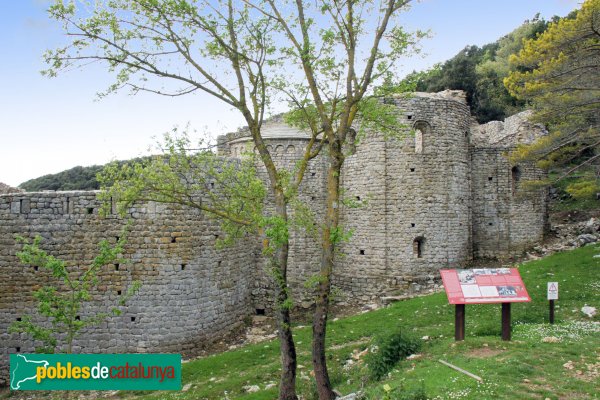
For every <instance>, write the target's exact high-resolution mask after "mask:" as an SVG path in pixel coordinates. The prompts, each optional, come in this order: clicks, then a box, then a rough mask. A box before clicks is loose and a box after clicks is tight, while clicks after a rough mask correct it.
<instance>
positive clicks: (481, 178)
mask: <svg viewBox="0 0 600 400" xmlns="http://www.w3.org/2000/svg"><path fill="white" fill-rule="evenodd" d="M386 102H387V103H390V104H391V103H394V104H396V105H397V106H398V113H399V119H400V122H401V123H402V124H403V125H405V126H406V127H407V128H402V131H403V132H405V134H403V135H398V137H394V138H387V139H385V138H384V137H382V135H379V134H377V133H374V134H370V135H367V136H366V137H364V138H362V139H361V140H360V142H359V144H358V145H357V146H356V148H355V149H353V150H352V155H349V156H348V158H347V159H346V163H345V165H344V170H343V174H342V183H343V188H344V193H345V196H346V197H348V198H351V199H354V200H355V201H356V202H359V203H362V204H363V206H362V207H360V208H345V207H343V206H342V209H341V216H342V223H343V224H344V226H345V227H346V229H352V230H353V235H352V237H351V238H350V240H349V241H348V242H346V243H344V244H343V245H342V248H341V252H340V256H339V257H338V258H337V265H336V269H335V272H334V274H335V276H334V284H335V286H336V287H337V288H339V289H340V292H341V296H340V299H341V301H345V302H349V303H364V302H366V301H374V300H375V301H377V300H378V299H379V298H380V297H381V296H388V295H398V294H402V293H405V292H406V291H409V290H415V289H418V288H419V287H421V286H424V285H428V284H431V283H432V282H433V281H434V280H435V279H437V278H438V275H439V274H438V273H437V271H438V270H439V269H442V268H453V267H464V266H468V265H469V264H470V263H471V262H472V260H473V259H479V258H503V257H506V256H509V255H514V254H518V253H520V252H522V251H523V250H524V249H526V248H528V247H530V246H531V245H532V244H534V243H536V242H538V241H540V240H541V239H542V237H543V233H544V227H545V223H546V215H547V210H546V193H545V191H544V190H531V189H528V188H526V187H525V186H524V185H522V182H524V181H527V180H530V179H535V178H539V177H541V176H542V174H543V172H542V171H540V170H538V169H537V168H535V167H534V166H532V165H516V166H512V165H510V164H509V162H508V160H507V159H506V157H505V153H506V151H507V150H510V149H511V148H513V147H514V146H515V145H517V144H518V143H529V142H531V141H532V140H534V139H535V138H536V137H538V136H539V135H542V134H544V131H543V129H542V128H540V127H539V126H534V125H532V124H530V123H529V122H527V120H526V114H523V113H522V114H518V115H515V116H513V117H510V118H508V119H507V120H506V121H504V122H491V123H488V124H485V125H481V126H479V125H477V124H476V123H474V122H473V119H472V117H471V116H470V113H469V107H468V105H467V104H466V101H465V99H464V94H463V93H462V92H452V91H448V92H441V93H437V94H430V93H417V94H415V95H414V96H411V97H409V98H393V99H387V100H386ZM411 131H414V134H411ZM263 134H264V137H265V140H266V142H267V144H268V146H269V148H270V149H271V150H272V154H274V157H275V159H276V162H277V163H278V164H279V165H284V166H286V165H287V166H290V167H291V166H293V165H294V162H295V160H297V159H298V158H299V157H300V154H301V151H302V149H303V148H304V146H305V145H306V143H307V140H308V135H307V134H306V133H304V132H300V131H298V130H297V129H294V128H291V127H288V126H286V125H285V124H284V123H283V122H281V120H278V119H273V120H271V121H269V122H267V123H266V124H265V126H264V129H263ZM249 147H251V144H250V138H248V137H247V136H245V134H244V131H243V130H240V131H239V132H236V133H232V134H228V135H225V136H223V137H220V138H219V152H220V153H221V154H222V155H224V156H229V157H241V154H242V153H243V152H244V151H246V150H247V149H248V148H249ZM325 162H326V159H325V158H324V157H318V158H316V159H314V160H313V161H312V162H311V164H310V165H309V169H308V173H307V174H306V177H305V181H304V183H303V186H302V190H301V193H300V198H301V199H303V200H305V201H306V202H308V203H310V204H313V205H315V209H317V210H318V209H319V207H318V206H319V204H324V199H325V170H326V165H325ZM99 206H100V204H99V202H98V200H97V199H96V193H95V192H41V193H13V194H3V195H0V271H1V279H0V343H1V344H2V345H1V347H0V357H1V358H0V383H1V382H2V379H5V378H6V376H7V366H8V354H10V353H15V352H31V351H33V350H34V348H35V345H36V344H35V343H33V342H32V341H31V340H29V339H27V338H26V337H25V336H21V335H18V334H9V333H8V332H7V329H8V326H9V325H10V324H11V323H12V322H13V321H15V320H17V319H19V318H22V316H23V315H25V314H30V313H32V312H33V310H34V309H35V302H34V299H33V297H32V292H33V291H34V290H36V289H37V288H39V287H40V285H41V284H43V282H44V281H45V280H47V279H48V274H47V273H46V272H45V271H42V270H41V269H39V268H37V266H33V265H31V266H24V265H21V264H20V263H19V261H18V259H17V257H16V255H15V254H16V252H17V251H18V249H19V246H18V245H17V244H16V242H15V239H14V236H15V235H16V234H18V235H22V236H28V237H32V236H34V235H35V234H40V235H41V236H42V237H43V242H42V247H43V248H44V249H46V250H47V251H48V252H50V253H51V254H53V255H55V256H57V257H60V258H61V259H64V260H66V261H67V262H68V264H69V265H74V266H76V265H89V263H90V261H91V260H92V258H93V257H94V256H95V255H96V252H97V244H98V242H99V241H100V240H101V239H109V241H115V240H117V237H118V236H119V234H120V232H121V228H122V227H123V225H124V224H125V221H124V220H123V219H121V218H119V217H117V216H116V215H110V216H108V217H107V218H100V217H99V216H98V208H99ZM129 214H130V216H131V217H132V218H133V219H134V223H133V224H132V225H131V228H130V233H129V236H128V243H127V249H126V253H127V254H126V255H125V256H126V258H127V259H128V260H129V262H128V263H126V264H123V265H119V264H114V265H110V266H108V267H107V268H105V269H104V270H103V271H102V275H103V277H104V278H106V281H107V282H108V283H107V284H103V285H102V286H101V291H102V296H99V297H98V301H96V303H95V304H93V305H91V306H90V307H89V309H86V310H83V311H82V318H85V316H86V315H91V314H92V313H93V311H94V309H96V308H101V307H102V306H103V303H105V304H104V305H106V304H111V305H112V304H114V302H115V301H116V299H117V298H118V297H119V296H120V295H121V293H122V292H123V290H126V287H127V285H128V284H129V283H130V282H132V281H133V280H136V279H139V280H141V281H142V288H141V289H140V291H139V293H138V294H137V295H136V296H134V297H133V298H132V299H131V300H130V301H129V304H130V305H129V306H128V307H127V309H126V311H125V312H124V313H123V314H122V315H121V316H118V317H114V318H111V319H109V320H107V321H106V322H104V323H103V324H101V325H100V326H97V327H95V328H91V329H90V330H89V331H88V332H87V333H86V334H85V335H84V336H83V337H82V338H80V339H78V340H77V343H76V345H77V346H76V349H75V351H77V352H115V353H116V352H151V351H152V352H157V351H162V352H181V353H184V354H192V353H194V352H195V351H197V349H198V348H199V347H201V346H203V345H205V344H206V343H208V342H210V341H212V340H214V339H215V338H218V337H222V336H223V335H225V334H226V333H228V332H231V331H232V330H233V329H235V328H236V327H238V326H240V325H242V324H243V321H244V319H245V318H246V317H248V316H249V315H252V314H254V313H256V312H259V313H262V312H263V311H264V310H267V311H266V312H268V309H269V308H270V301H269V296H268V294H269V288H270V285H269V278H268V277H267V274H266V273H265V271H264V265H263V264H264V260H263V258H262V256H261V252H260V247H259V246H260V241H259V240H257V239H256V238H252V237H247V238H245V239H243V240H241V241H239V242H238V243H236V244H235V245H234V246H233V247H230V248H226V249H216V248H215V246H214V244H215V241H216V240H217V239H218V237H219V235H221V234H222V233H221V232H220V230H219V224H218V222H216V221H214V220H213V219H210V218H207V217H206V216H205V215H203V214H201V213H200V212H199V211H197V210H190V209H188V208H184V207H180V206H174V205H164V204H156V203H152V202H151V203H144V204H139V205H137V206H136V207H134V208H132V209H130V210H129ZM319 254H320V251H319V248H318V247H317V246H316V243H315V240H314V239H312V238H311V237H310V236H309V235H307V234H305V233H303V232H293V233H292V245H291V252H290V276H289V279H290V284H291V287H292V292H293V294H294V297H295V300H296V304H297V305H298V306H308V304H309V295H308V294H307V293H305V292H304V291H303V289H302V287H303V283H304V282H305V281H306V280H307V279H308V278H309V277H310V276H312V275H313V274H314V273H316V272H317V271H318V266H319ZM4 382H6V381H4Z"/></svg>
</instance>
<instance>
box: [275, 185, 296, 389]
mask: <svg viewBox="0 0 600 400" xmlns="http://www.w3.org/2000/svg"><path fill="white" fill-rule="evenodd" d="M275 208H276V213H277V215H278V216H279V217H281V218H283V220H284V221H285V222H286V224H287V221H288V216H287V202H286V201H285V197H284V195H283V193H281V192H280V191H277V190H276V192H275ZM288 255H289V237H288V239H287V240H286V241H285V242H284V243H281V244H280V248H279V249H277V253H276V255H275V258H274V259H273V263H274V265H273V268H274V275H275V290H276V303H275V307H276V308H277V309H276V310H275V315H276V318H277V330H278V335H279V343H280V344H279V349H280V353H281V381H280V383H279V400H297V399H298V396H297V395H296V366H297V361H296V346H295V345H294V337H293V336H292V321H291V317H290V301H289V290H288V286H287V266H288Z"/></svg>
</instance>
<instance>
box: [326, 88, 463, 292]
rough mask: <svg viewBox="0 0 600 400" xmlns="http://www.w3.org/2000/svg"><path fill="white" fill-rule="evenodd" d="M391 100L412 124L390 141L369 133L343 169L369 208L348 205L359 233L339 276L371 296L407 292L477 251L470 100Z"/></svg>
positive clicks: (350, 189)
mask: <svg viewBox="0 0 600 400" xmlns="http://www.w3.org/2000/svg"><path fill="white" fill-rule="evenodd" d="M391 101H394V103H395V104H396V105H397V106H398V109H399V113H400V114H399V116H398V119H399V122H400V124H403V125H404V129H402V130H400V131H399V133H398V137H396V138H388V139H387V140H386V139H384V138H383V137H381V135H377V134H374V135H368V136H367V138H366V139H365V140H364V141H363V142H361V143H360V145H359V146H358V147H357V150H356V154H354V155H353V156H351V157H349V158H348V159H347V161H346V165H345V169H344V174H343V185H344V188H345V190H346V192H347V193H348V195H349V196H350V195H354V196H356V200H358V199H360V200H361V201H363V200H366V206H364V207H362V208H358V209H350V208H345V209H343V218H344V223H345V224H346V225H347V226H348V228H349V229H352V230H353V231H354V234H353V236H352V238H351V239H350V241H349V243H347V244H346V245H344V246H343V253H344V255H343V257H342V258H341V259H340V261H339V263H338V266H337V271H336V282H337V284H338V285H339V286H341V287H342V288H344V289H345V290H346V291H348V290H350V291H351V292H352V293H353V295H354V296H355V297H356V296H358V297H359V298H362V299H363V300H365V301H366V300H367V299H369V298H373V297H376V296H381V295H383V294H385V293H389V294H393V293H396V292H401V291H406V290H407V289H408V288H409V286H410V284H411V283H413V282H415V283H417V282H418V283H422V282H424V281H427V280H431V279H433V277H434V276H436V275H437V271H438V270H439V269H441V268H447V267H454V266H457V265H464V263H465V262H468V261H470V260H471V257H472V253H471V248H470V243H471V230H470V225H471V224H470V222H471V221H470V191H471V190H470V153H469V135H468V133H469V126H468V124H469V109H468V107H467V105H466V104H465V103H464V102H463V101H461V100H460V98H459V99H454V98H451V99H448V98H435V97H430V96H422V97H421V96H419V95H416V96H414V97H411V98H408V99H401V98H398V99H388V100H387V102H388V103H389V102H391Z"/></svg>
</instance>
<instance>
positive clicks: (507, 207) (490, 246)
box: [472, 147, 547, 258]
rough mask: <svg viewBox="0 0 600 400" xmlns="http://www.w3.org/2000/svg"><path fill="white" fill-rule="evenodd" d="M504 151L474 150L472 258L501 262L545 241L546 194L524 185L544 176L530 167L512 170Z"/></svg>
mask: <svg viewBox="0 0 600 400" xmlns="http://www.w3.org/2000/svg"><path fill="white" fill-rule="evenodd" d="M506 151H507V149H506V148H495V147H485V148H474V149H473V152H472V160H473V250H474V251H473V254H474V256H475V257H476V258H502V257H506V256H511V255H517V254H519V253H522V252H523V251H524V250H525V249H527V248H529V247H531V246H532V245H533V244H535V243H539V242H540V241H541V240H542V239H543V237H544V229H545V226H546V221H547V192H546V190H545V189H531V188H529V187H527V184H526V183H527V181H531V180H537V179H540V178H541V177H543V176H544V172H543V171H541V170H539V169H538V168H535V166H533V165H531V164H527V165H517V166H511V165H510V164H509V162H508V159H507V158H506V154H505V152H506Z"/></svg>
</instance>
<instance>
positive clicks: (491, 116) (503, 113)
mask: <svg viewBox="0 0 600 400" xmlns="http://www.w3.org/2000/svg"><path fill="white" fill-rule="evenodd" d="M571 17H572V15H571V16H568V17H567V18H571ZM556 20H558V17H555V18H553V20H552V21H556ZM552 21H546V20H544V19H542V18H539V16H535V17H534V18H533V19H532V20H528V21H525V22H524V23H523V24H522V25H521V26H519V27H518V28H516V29H515V30H513V31H512V32H510V33H509V34H507V35H506V36H503V37H501V38H500V39H498V40H496V41H495V42H493V43H488V44H486V45H483V46H481V47H478V46H466V47H465V48H464V49H463V50H461V51H460V52H459V53H458V54H457V55H455V56H454V57H452V58H451V59H449V60H448V61H446V62H444V63H441V64H438V65H436V66H434V67H433V68H432V69H430V70H428V71H422V72H417V71H414V72H412V73H411V74H409V75H408V76H407V77H406V78H405V79H404V80H403V81H402V82H401V83H400V84H399V86H400V87H412V88H415V90H417V91H422V92H439V91H441V90H445V89H454V90H464V91H465V92H466V93H467V100H468V102H469V104H470V106H471V113H472V114H473V115H474V116H475V118H477V121H478V122H479V123H485V122H489V121H493V120H499V121H501V120H503V119H504V118H506V117H508V116H510V115H512V114H514V113H516V112H518V111H522V110H523V109H524V108H525V102H524V101H520V100H518V99H516V98H515V97H512V96H511V95H510V94H509V93H508V91H507V90H506V88H505V87H504V83H503V79H504V78H506V77H507V76H508V75H509V73H510V72H511V66H510V63H509V57H510V56H511V55H512V54H515V53H518V52H519V51H520V50H521V49H522V47H523V40H526V39H531V38H535V37H537V35H539V34H540V33H542V32H544V31H545V30H546V29H547V28H548V25H549V24H550V22H552Z"/></svg>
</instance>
